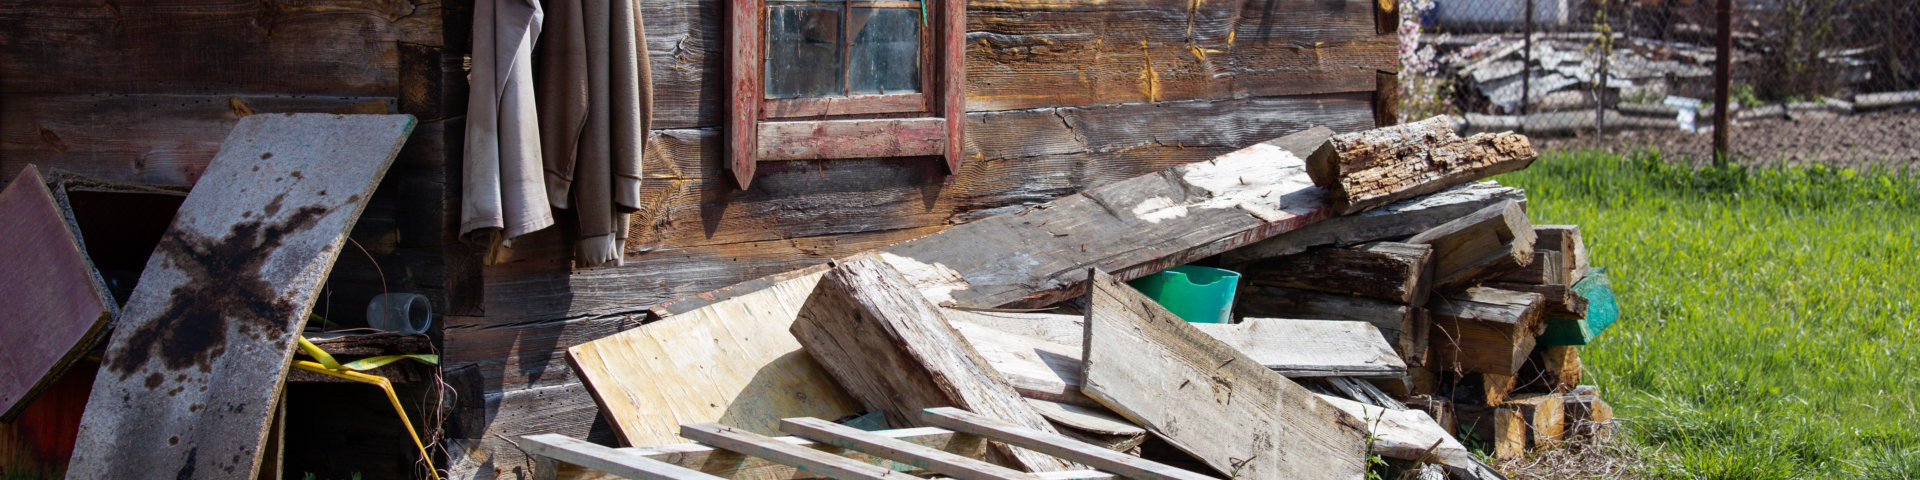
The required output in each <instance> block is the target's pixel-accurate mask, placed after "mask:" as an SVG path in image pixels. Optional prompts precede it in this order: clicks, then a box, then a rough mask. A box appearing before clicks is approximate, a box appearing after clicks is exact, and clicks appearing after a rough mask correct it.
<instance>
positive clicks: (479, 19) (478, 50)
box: [460, 0, 553, 247]
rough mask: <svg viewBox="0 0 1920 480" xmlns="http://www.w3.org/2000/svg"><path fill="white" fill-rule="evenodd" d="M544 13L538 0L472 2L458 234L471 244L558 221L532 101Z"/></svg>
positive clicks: (492, 241)
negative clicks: (546, 181)
mask: <svg viewBox="0 0 1920 480" xmlns="http://www.w3.org/2000/svg"><path fill="white" fill-rule="evenodd" d="M541 16H542V12H541V9H540V5H539V4H537V3H534V1H533V0H478V1H476V2H474V7H473V71H472V73H471V75H470V77H469V82H470V83H471V84H472V87H471V90H470V93H469V96H468V97H467V135H466V149H465V152H464V154H465V159H464V161H463V162H462V167H463V169H462V175H463V177H464V178H462V185H461V188H462V189H463V192H464V194H463V195H462V197H461V205H460V206H461V208H460V235H461V237H462V238H465V239H467V240H468V241H470V242H473V243H477V244H486V245H488V246H489V247H493V246H497V245H499V244H502V243H508V242H511V241H512V240H513V239H514V238H515V237H519V236H521V235H525V234H527V233H530V232H533V231H536V230H540V229H543V228H547V227H548V226H551V225H553V212H552V209H551V207H549V206H548V205H547V203H548V195H547V191H546V186H545V184H544V183H543V182H542V181H541V176H540V167H541V164H542V163H541V152H540V124H539V122H538V120H537V119H536V114H535V106H534V82H533V48H534V40H535V38H537V37H539V36H540V21H541Z"/></svg>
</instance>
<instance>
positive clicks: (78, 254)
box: [0, 165, 120, 422]
mask: <svg viewBox="0 0 1920 480" xmlns="http://www.w3.org/2000/svg"><path fill="white" fill-rule="evenodd" d="M0 232H6V233H5V234H4V235H0V251H3V252H6V254H5V255H0V271H4V272H8V273H7V274H6V275H4V276H0V298H9V299H13V301H12V302H11V306H9V307H7V308H5V309H0V339H4V340H0V343H3V344H4V345H0V364H5V365H7V368H5V369H4V371H0V422H12V421H13V420H14V418H16V417H17V416H19V415H20V412H21V411H22V410H24V409H26V407H27V405H28V404H29V403H30V402H32V401H33V398H34V397H35V396H36V395H38V394H39V393H40V391H42V390H45V389H46V388H47V387H48V386H50V385H52V384H53V383H54V381H56V380H58V379H59V378H60V375H61V374H62V373H65V372H66V370H67V368H68V367H71V366H73V363H74V362H75V361H77V360H79V359H80V357H82V356H84V355H86V354H87V352H88V351H91V350H93V346H94V345H95V344H97V343H99V341H100V337H101V336H102V335H101V333H102V332H103V331H102V329H103V328H105V327H106V324H107V320H108V319H111V318H113V316H114V315H115V314H117V313H118V312H119V310H120V308H119V304H117V303H116V302H114V300H113V297H112V296H110V295H109V294H108V293H107V286H106V283H105V281H104V280H101V278H100V273H99V272H98V271H95V270H94V266H93V261H92V260H89V259H88V258H87V255H86V252H84V251H82V250H81V247H80V242H79V238H78V235H79V227H77V226H73V225H70V224H68V223H67V219H66V215H65V214H64V213H62V212H61V209H60V206H59V205H58V204H57V203H56V202H55V200H54V197H53V192H52V191H50V190H48V189H47V183H46V180H45V179H44V178H42V177H41V176H40V172H39V170H37V169H35V168H34V167H33V166H31V165H29V166H27V168H26V170H25V171H23V172H21V173H20V175H19V176H16V177H14V178H13V181H12V182H11V183H8V184H7V187H6V190H4V191H0Z"/></svg>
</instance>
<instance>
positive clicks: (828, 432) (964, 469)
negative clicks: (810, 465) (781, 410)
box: [780, 418, 1040, 480]
mask: <svg viewBox="0 0 1920 480" xmlns="http://www.w3.org/2000/svg"><path fill="white" fill-rule="evenodd" d="M780 429H781V430H784V431H786V432H787V433H791V434H794V435H795V436H799V437H802V438H809V439H813V440H814V441H817V442H820V443H825V444H829V445H834V446H837V447H841V448H847V449H852V450H858V451H861V452H865V453H867V454H869V455H873V456H877V457H883V458H887V459H891V460H895V461H900V462H904V463H907V464H909V465H913V466H915V467H920V468H922V469H925V470H928V471H931V472H933V473H938V474H941V475H946V476H949V477H953V478H955V479H958V480H1000V479H1012V480H1039V478H1040V477H1038V476H1035V475H1034V474H1031V473H1026V472H1022V471H1019V470H1013V469H1010V468H1006V467H1002V466H999V465H994V464H992V463H989V462H986V461H983V460H978V459H974V458H969V457H963V456H960V455H954V454H952V453H947V452H944V451H941V450H936V449H932V448H927V447H922V446H919V445H914V444H912V443H907V442H904V441H900V440H895V439H891V438H887V437H885V436H882V435H879V434H875V433H871V432H866V431H862V430H860V429H858V428H853V427H848V426H845V425H840V424H836V423H833V422H829V421H826V420H821V419H818V418H789V419H786V420H782V421H781V422H780Z"/></svg>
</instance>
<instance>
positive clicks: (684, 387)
mask: <svg viewBox="0 0 1920 480" xmlns="http://www.w3.org/2000/svg"><path fill="white" fill-rule="evenodd" d="M824 274H825V272H824V271H815V272H812V273H809V274H805V275H800V276H797V277H792V278H786V279H785V280H784V281H780V282H777V283H772V284H770V285H756V286H760V287H762V288H760V289H758V290H752V291H745V290H746V289H747V288H751V287H742V288H740V289H738V290H736V291H734V293H738V295H737V296H735V297H732V298H726V299H719V300H717V301H714V302H712V303H708V304H706V305H704V306H700V307H698V308H694V309H692V310H689V311H685V312H684V313H680V314H677V315H673V316H670V317H667V318H665V319H663V320H660V321H657V322H653V323H649V324H646V325H641V326H639V328H633V329H630V330H626V331H623V332H620V333H616V334H613V335H610V336H607V337H605V338H601V339H598V340H593V341H589V342H585V343H581V344H579V345H575V346H573V347H571V348H568V349H567V351H566V354H567V360H568V363H569V364H571V365H572V367H573V371H574V373H575V374H577V375H579V377H580V380H581V381H583V382H585V383H586V385H587V387H588V390H589V391H590V392H592V394H593V398H594V401H595V402H596V403H598V404H599V406H600V412H601V416H603V417H604V418H606V420H607V423H609V424H611V425H612V427H613V431H614V433H615V434H616V435H618V436H619V437H620V439H621V441H622V442H623V443H625V444H627V445H631V446H651V445H668V444H675V443H681V442H685V441H686V440H685V439H683V438H681V437H680V436H679V426H680V425H681V424H686V423H709V422H712V423H721V424H725V425H731V426H734V427H736V428H741V429H744V430H747V431H750V432H756V433H762V434H774V433H778V432H779V431H780V419H782V418H786V417H804V416H813V417H830V418H839V417H841V416H845V415H849V414H855V413H860V412H861V411H862V409H861V407H860V404H859V402H857V401H855V400H854V399H853V397H850V396H848V395H847V393H846V392H844V391H842V390H841V389H840V386H839V385H838V384H836V383H834V381H833V377H832V376H831V375H828V374H827V371H826V370H825V369H822V368H821V367H820V364H819V363H818V362H815V361H814V359H813V357H812V356H811V355H808V354H807V353H805V352H802V351H801V347H800V342H799V341H797V340H795V339H794V338H793V335H792V334H789V333H787V329H788V328H790V327H791V326H792V325H793V323H794V319H795V318H798V317H799V315H800V310H801V307H802V305H804V304H805V303H806V302H807V299H808V298H809V297H811V296H813V292H814V288H815V286H816V285H818V284H819V282H820V277H821V276H822V275H824ZM676 305H678V306H686V307H692V306H693V305H691V304H690V303H682V304H676Z"/></svg>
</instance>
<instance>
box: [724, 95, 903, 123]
mask: <svg viewBox="0 0 1920 480" xmlns="http://www.w3.org/2000/svg"><path fill="white" fill-rule="evenodd" d="M762 102H763V104H762V105H761V109H762V110H763V112H762V114H763V116H765V117H766V118H770V119H771V118H821V117H832V116H843V115H872V114H876V113H912V112H926V111H930V110H929V109H928V108H927V97H926V96H925V95H922V94H918V93H901V94H890V95H850V96H845V97H808V98H780V99H767V100H763V101H762Z"/></svg>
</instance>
